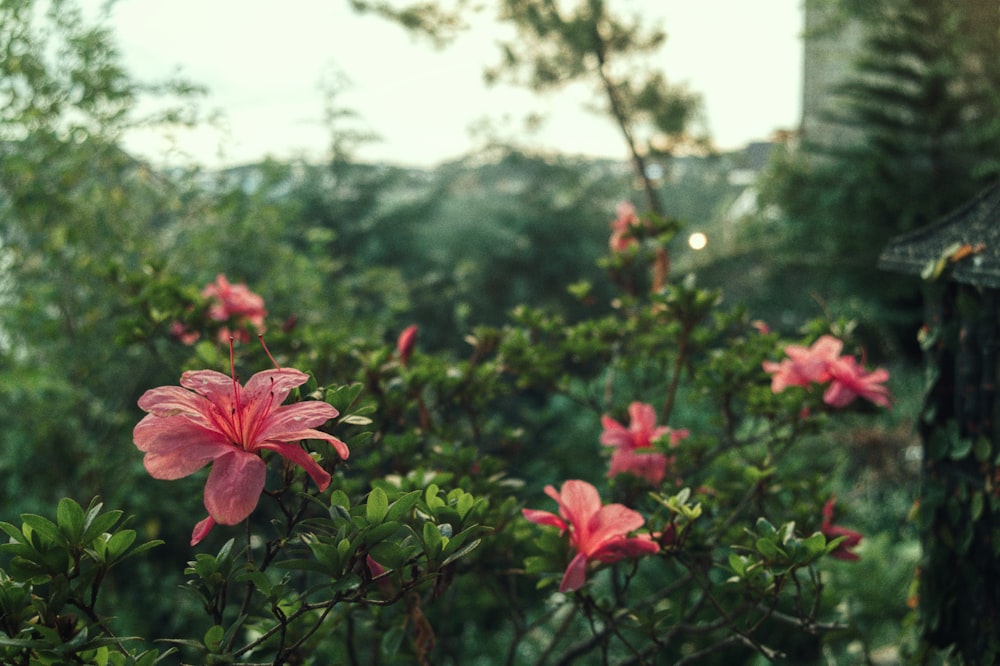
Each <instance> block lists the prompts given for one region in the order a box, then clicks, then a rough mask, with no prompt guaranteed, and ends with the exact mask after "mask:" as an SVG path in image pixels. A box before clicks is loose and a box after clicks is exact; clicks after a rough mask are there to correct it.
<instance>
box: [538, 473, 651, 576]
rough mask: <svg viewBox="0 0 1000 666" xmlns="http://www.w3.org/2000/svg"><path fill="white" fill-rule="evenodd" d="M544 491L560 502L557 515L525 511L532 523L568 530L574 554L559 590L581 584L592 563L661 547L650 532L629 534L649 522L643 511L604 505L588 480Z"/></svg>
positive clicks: (610, 562)
mask: <svg viewBox="0 0 1000 666" xmlns="http://www.w3.org/2000/svg"><path fill="white" fill-rule="evenodd" d="M545 494H546V495H548V496H549V497H551V498H552V499H554V500H555V501H556V502H557V503H558V504H559V515H558V516H557V515H555V514H553V513H550V512H548V511H539V510H536V509H522V514H523V515H524V517H525V518H527V519H528V520H530V521H531V522H533V523H537V524H539V525H551V526H554V527H558V528H559V530H560V532H569V542H570V547H571V548H572V549H573V551H574V552H575V555H574V556H573V559H572V560H571V561H570V563H569V565H568V566H567V567H566V572H565V573H564V574H563V578H562V583H561V584H560V585H559V591H560V592H572V591H574V590H577V589H579V588H580V587H582V586H583V584H584V582H585V580H586V577H587V565H588V564H589V563H590V562H595V561H596V562H604V563H605V564H613V563H615V562H618V561H620V560H623V559H625V558H628V557H640V556H642V555H650V554H653V553H656V552H657V551H658V550H659V549H660V547H659V545H658V544H657V543H656V542H655V541H654V540H653V537H652V536H651V535H649V534H639V535H636V536H633V537H630V536H626V535H627V534H628V533H629V532H633V531H635V530H637V529H639V528H640V527H642V526H643V524H644V523H645V522H646V521H645V519H644V518H643V517H642V514H640V513H639V512H638V511H633V510H632V509H629V508H628V507H626V506H624V505H622V504H606V505H603V506H602V504H601V497H600V495H599V494H598V492H597V489H596V488H595V487H594V486H592V485H590V484H589V483H587V482H586V481H579V480H575V479H571V480H569V481H566V482H565V483H563V485H562V491H561V492H559V491H557V490H556V489H555V488H554V487H552V486H546V487H545Z"/></svg>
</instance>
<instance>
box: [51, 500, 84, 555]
mask: <svg viewBox="0 0 1000 666" xmlns="http://www.w3.org/2000/svg"><path fill="white" fill-rule="evenodd" d="M85 520H86V515H85V514H84V512H83V507H81V506H80V505H79V504H77V503H76V502H75V501H74V500H72V499H70V498H69V497H64V498H62V499H61V500H59V505H58V506H57V507H56V523H57V524H58V525H59V531H60V532H62V533H63V535H64V536H65V537H66V540H67V541H68V542H69V543H70V544H72V545H80V537H82V536H83V529H84V521H85Z"/></svg>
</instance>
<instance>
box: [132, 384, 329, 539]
mask: <svg viewBox="0 0 1000 666" xmlns="http://www.w3.org/2000/svg"><path fill="white" fill-rule="evenodd" d="M308 379H309V376H308V375H307V374H305V373H304V372H300V371H298V370H294V369H291V368H287V369H275V370H265V371H263V372H258V373H257V374H255V375H254V376H253V377H251V378H250V381H248V382H247V384H246V386H245V387H244V386H241V385H240V383H239V381H237V380H236V378H235V377H228V376H226V375H224V374H222V373H220V372H215V371H213V370H199V371H193V372H185V373H184V374H183V375H181V380H180V386H161V387H158V388H154V389H150V390H148V391H146V393H144V394H143V396H142V397H141V398H139V407H140V408H142V409H143V411H146V412H148V414H147V415H146V416H145V417H143V419H142V420H141V421H139V423H138V425H136V427H135V430H134V431H133V441H134V442H135V445H136V447H137V448H138V449H139V450H140V451H143V452H144V453H145V456H144V458H143V464H144V465H145V467H146V470H147V471H148V472H149V473H150V475H151V476H153V478H156V479H179V478H182V477H185V476H188V475H190V474H193V473H194V472H196V471H198V470H199V469H201V468H202V467H204V466H205V465H207V464H208V463H212V470H211V472H210V473H209V475H208V481H207V482H206V484H205V496H204V502H205V508H206V509H207V510H208V518H206V519H205V520H203V521H201V522H199V523H198V525H196V526H195V529H194V533H193V534H192V538H191V545H194V544H196V543H198V542H199V541H201V540H202V539H203V538H204V537H205V536H206V535H207V534H208V532H209V531H210V530H211V529H212V526H213V525H215V524H216V523H221V524H223V525H235V524H236V523H239V522H241V521H242V520H244V519H245V518H246V517H247V516H249V515H250V514H251V513H252V512H253V510H254V508H256V506H257V501H258V499H259V498H260V494H261V492H262V491H263V490H264V479H265V476H266V465H265V464H264V461H263V460H262V459H261V454H262V453H263V452H264V451H265V450H269V451H274V452H276V453H278V454H279V455H280V456H282V457H283V458H285V459H286V460H288V461H290V462H293V463H295V464H296V465H298V466H299V467H301V468H302V469H304V470H305V471H306V473H308V474H309V476H310V477H312V479H313V481H315V482H316V485H317V486H319V488H320V490H325V489H326V487H327V486H328V485H329V484H330V475H329V474H328V473H327V472H326V470H324V469H323V468H322V467H320V466H319V464H318V463H317V462H316V461H315V460H313V458H312V456H310V454H309V453H308V452H307V451H306V450H305V449H303V448H302V447H301V446H300V445H299V441H300V440H305V439H321V440H324V441H327V442H329V443H330V444H332V445H333V447H334V448H335V449H336V451H337V453H338V454H339V455H340V457H341V458H345V459H346V458H347V456H348V449H347V445H346V444H344V443H343V442H341V441H340V440H339V439H337V438H336V437H334V436H332V435H328V434H326V433H324V432H320V431H319V430H314V429H313V428H314V427H315V426H319V425H322V424H323V423H325V422H326V421H328V420H329V419H332V418H334V417H336V416H337V410H336V409H334V408H333V407H332V406H331V405H328V404H327V403H325V402H318V401H305V402H299V403H295V404H292V405H284V406H281V403H282V402H284V401H285V399H286V398H287V397H288V394H289V393H290V392H291V390H292V389H293V388H295V387H296V386H300V385H301V384H304V383H305V382H306V381H307V380H308Z"/></svg>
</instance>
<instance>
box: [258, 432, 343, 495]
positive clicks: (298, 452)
mask: <svg viewBox="0 0 1000 666" xmlns="http://www.w3.org/2000/svg"><path fill="white" fill-rule="evenodd" d="M303 439H305V438H303ZM260 448H262V449H270V450H271V451H275V452H276V453H277V454H278V455H280V456H281V457H282V458H284V459H285V460H288V461H290V462H293V463H295V464H296V465H298V466H299V467H301V468H302V469H304V470H305V471H306V474H308V475H309V476H310V477H312V480H313V481H315V482H316V485H317V486H319V489H320V490H321V491H323V490H326V488H327V486H329V485H330V474H329V473H327V471H326V470H325V469H323V468H322V467H320V466H319V464H318V463H317V462H316V461H315V460H313V459H312V456H310V455H309V452H308V451H306V450H305V449H303V448H302V447H301V446H299V445H298V444H288V443H285V442H265V443H264V444H261V445H260Z"/></svg>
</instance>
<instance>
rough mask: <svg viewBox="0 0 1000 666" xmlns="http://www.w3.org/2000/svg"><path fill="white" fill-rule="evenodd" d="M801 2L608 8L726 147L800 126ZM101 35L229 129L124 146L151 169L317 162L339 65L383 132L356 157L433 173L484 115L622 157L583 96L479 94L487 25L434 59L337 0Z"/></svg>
mask: <svg viewBox="0 0 1000 666" xmlns="http://www.w3.org/2000/svg"><path fill="white" fill-rule="evenodd" d="M92 1H94V2H96V0H92ZM800 4H801V0H753V1H749V0H697V1H695V2H692V1H691V0H617V1H616V2H612V6H613V7H620V8H623V9H625V10H628V11H633V10H636V9H642V10H643V11H644V12H646V13H647V14H648V15H649V16H650V18H651V20H660V21H661V22H662V25H663V26H664V27H665V29H666V31H667V34H668V38H667V43H666V46H665V48H664V50H663V52H662V54H661V55H660V56H659V57H658V58H657V59H656V60H655V61H654V62H655V63H656V64H658V65H659V66H661V67H662V69H663V71H664V73H665V76H666V78H667V80H668V81H669V82H671V83H685V84H687V85H688V86H689V87H690V88H691V89H693V90H695V91H697V92H699V93H701V94H702V95H703V97H704V100H705V111H706V115H707V121H708V129H709V131H710V132H711V134H712V136H713V138H714V139H715V141H716V144H717V145H718V146H719V147H720V148H722V149H732V148H738V147H740V146H742V145H744V144H746V143H747V142H749V141H754V140H762V139H766V138H767V137H768V136H769V135H770V134H771V133H772V132H773V131H774V130H776V129H794V128H795V127H797V126H798V124H799V120H800V115H801V108H802V104H801V83H802V82H801V79H802V42H801V39H800V36H801V31H802V11H801V7H800ZM111 26H112V29H113V30H114V32H115V35H116V38H117V40H118V43H119V45H120V47H121V49H122V55H123V57H124V60H125V63H126V66H127V67H128V69H129V71H130V72H131V73H132V74H133V75H135V76H137V77H138V78H139V79H141V80H156V79H162V78H164V77H167V76H170V75H172V74H175V73H178V72H179V73H180V74H182V75H183V76H185V77H186V78H188V79H190V80H192V81H194V82H196V83H200V84H203V85H205V86H207V87H208V89H209V94H208V96H207V97H206V98H205V99H203V100H202V102H201V104H200V106H201V108H202V109H203V110H205V111H206V112H212V111H218V112H219V114H220V115H221V117H222V118H223V119H224V126H225V129H224V130H221V131H220V130H218V129H210V128H205V129H202V130H199V131H195V132H184V133H181V134H178V135H176V136H174V137H173V138H172V143H170V142H168V141H167V140H165V139H164V137H163V136H161V135H157V136H152V137H151V136H148V135H134V136H131V137H128V138H127V140H126V143H127V145H128V146H129V147H130V148H131V149H132V150H134V151H136V152H138V153H140V154H142V155H144V156H146V157H148V158H150V159H152V160H154V161H156V162H162V161H164V160H168V161H171V162H177V161H183V160H184V159H187V160H190V161H193V162H195V163H198V164H201V165H204V166H208V167H218V166H222V165H231V164H241V163H247V162H252V161H255V160H259V159H261V158H263V157H264V156H266V155H270V156H274V157H278V158H288V157H296V156H306V157H310V158H316V159H320V158H322V157H323V156H324V155H326V154H327V147H328V146H329V132H328V130H327V128H326V126H325V124H324V121H323V116H324V95H323V92H322V85H321V83H322V81H323V80H324V79H325V78H327V77H329V74H330V72H331V71H333V70H335V69H336V70H339V71H341V72H342V73H343V74H344V75H346V77H347V78H349V79H350V81H351V87H350V88H349V89H348V90H347V91H346V92H345V93H344V94H343V95H342V96H341V99H340V103H341V105H342V106H343V107H345V108H347V109H351V110H353V111H355V112H356V113H357V114H358V115H359V116H360V118H361V119H363V125H362V127H364V128H366V129H368V130H370V131H372V132H373V133H375V134H377V135H379V136H380V137H381V140H380V141H378V142H376V143H373V144H371V145H368V146H366V147H365V148H364V149H363V150H362V151H361V152H360V157H362V158H364V159H370V160H384V161H388V162H392V163H398V164H407V165H419V166H432V165H434V164H437V163H439V162H441V161H443V160H447V159H452V158H456V157H459V156H461V155H463V154H465V153H467V152H468V151H469V150H471V149H472V148H473V147H475V146H476V145H477V143H476V141H475V140H474V139H473V138H472V136H471V134H470V128H471V127H473V126H474V125H476V124H477V123H482V121H484V120H485V119H489V120H490V121H491V122H492V124H493V125H494V127H496V128H498V132H499V134H500V135H501V136H508V135H510V136H516V137H517V139H518V140H519V141H520V142H521V143H522V144H524V145H527V146H532V147H538V148H542V149H546V150H553V151H559V152H563V153H567V154H582V155H590V156H602V157H613V158H622V159H624V158H625V150H624V145H623V143H622V139H621V137H620V136H619V135H618V134H617V132H616V130H615V128H614V126H613V125H612V123H611V122H610V121H609V120H607V119H605V118H604V117H601V116H598V115H595V114H594V113H591V112H589V111H587V110H586V109H585V105H586V103H587V102H588V100H591V99H592V98H591V97H590V92H589V89H588V88H585V87H582V86H577V87H575V88H569V89H566V90H563V91H558V92H555V93H550V94H547V95H545V96H538V95H535V94H533V93H530V92H527V91H524V90H521V89H518V88H514V87H511V86H506V85H504V86H495V87H487V86H486V85H485V84H484V83H483V70H484V69H485V67H486V66H488V65H492V64H495V63H496V62H497V61H498V59H499V49H498V47H497V42H498V39H499V36H500V33H498V31H497V28H496V27H495V23H494V22H493V21H492V19H491V16H490V15H489V14H485V15H484V16H483V17H482V18H481V19H479V20H478V21H477V22H476V24H475V26H474V29H473V30H472V31H471V32H469V33H467V34H464V35H463V36H462V37H460V38H459V39H458V40H457V41H456V42H455V43H453V44H452V45H451V46H448V47H445V48H444V49H441V50H435V49H434V48H433V47H432V46H431V45H430V44H429V43H428V42H427V41H426V40H422V39H419V38H414V37H412V36H410V35H409V34H407V33H406V32H405V31H404V30H402V29H401V28H399V27H397V26H396V25H394V24H391V23H389V22H386V21H384V20H382V19H379V18H376V17H373V16H364V15H357V14H355V13H353V12H352V11H350V10H349V9H348V8H347V3H346V2H345V1H344V0H294V1H292V2H281V3H279V2H276V1H274V0H170V1H169V2H150V1H149V0H119V2H118V3H117V4H116V5H114V9H113V13H112V15H111ZM530 112H538V113H542V114H544V115H545V116H546V117H547V118H548V121H547V123H546V124H545V125H544V126H543V129H542V131H541V132H540V133H539V134H537V135H527V134H525V133H524V131H523V129H522V126H521V120H522V119H523V118H524V117H525V116H526V115H527V114H528V113H530ZM170 150H173V151H179V153H180V155H182V156H186V157H178V154H177V153H176V152H171V153H168V151H170Z"/></svg>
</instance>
